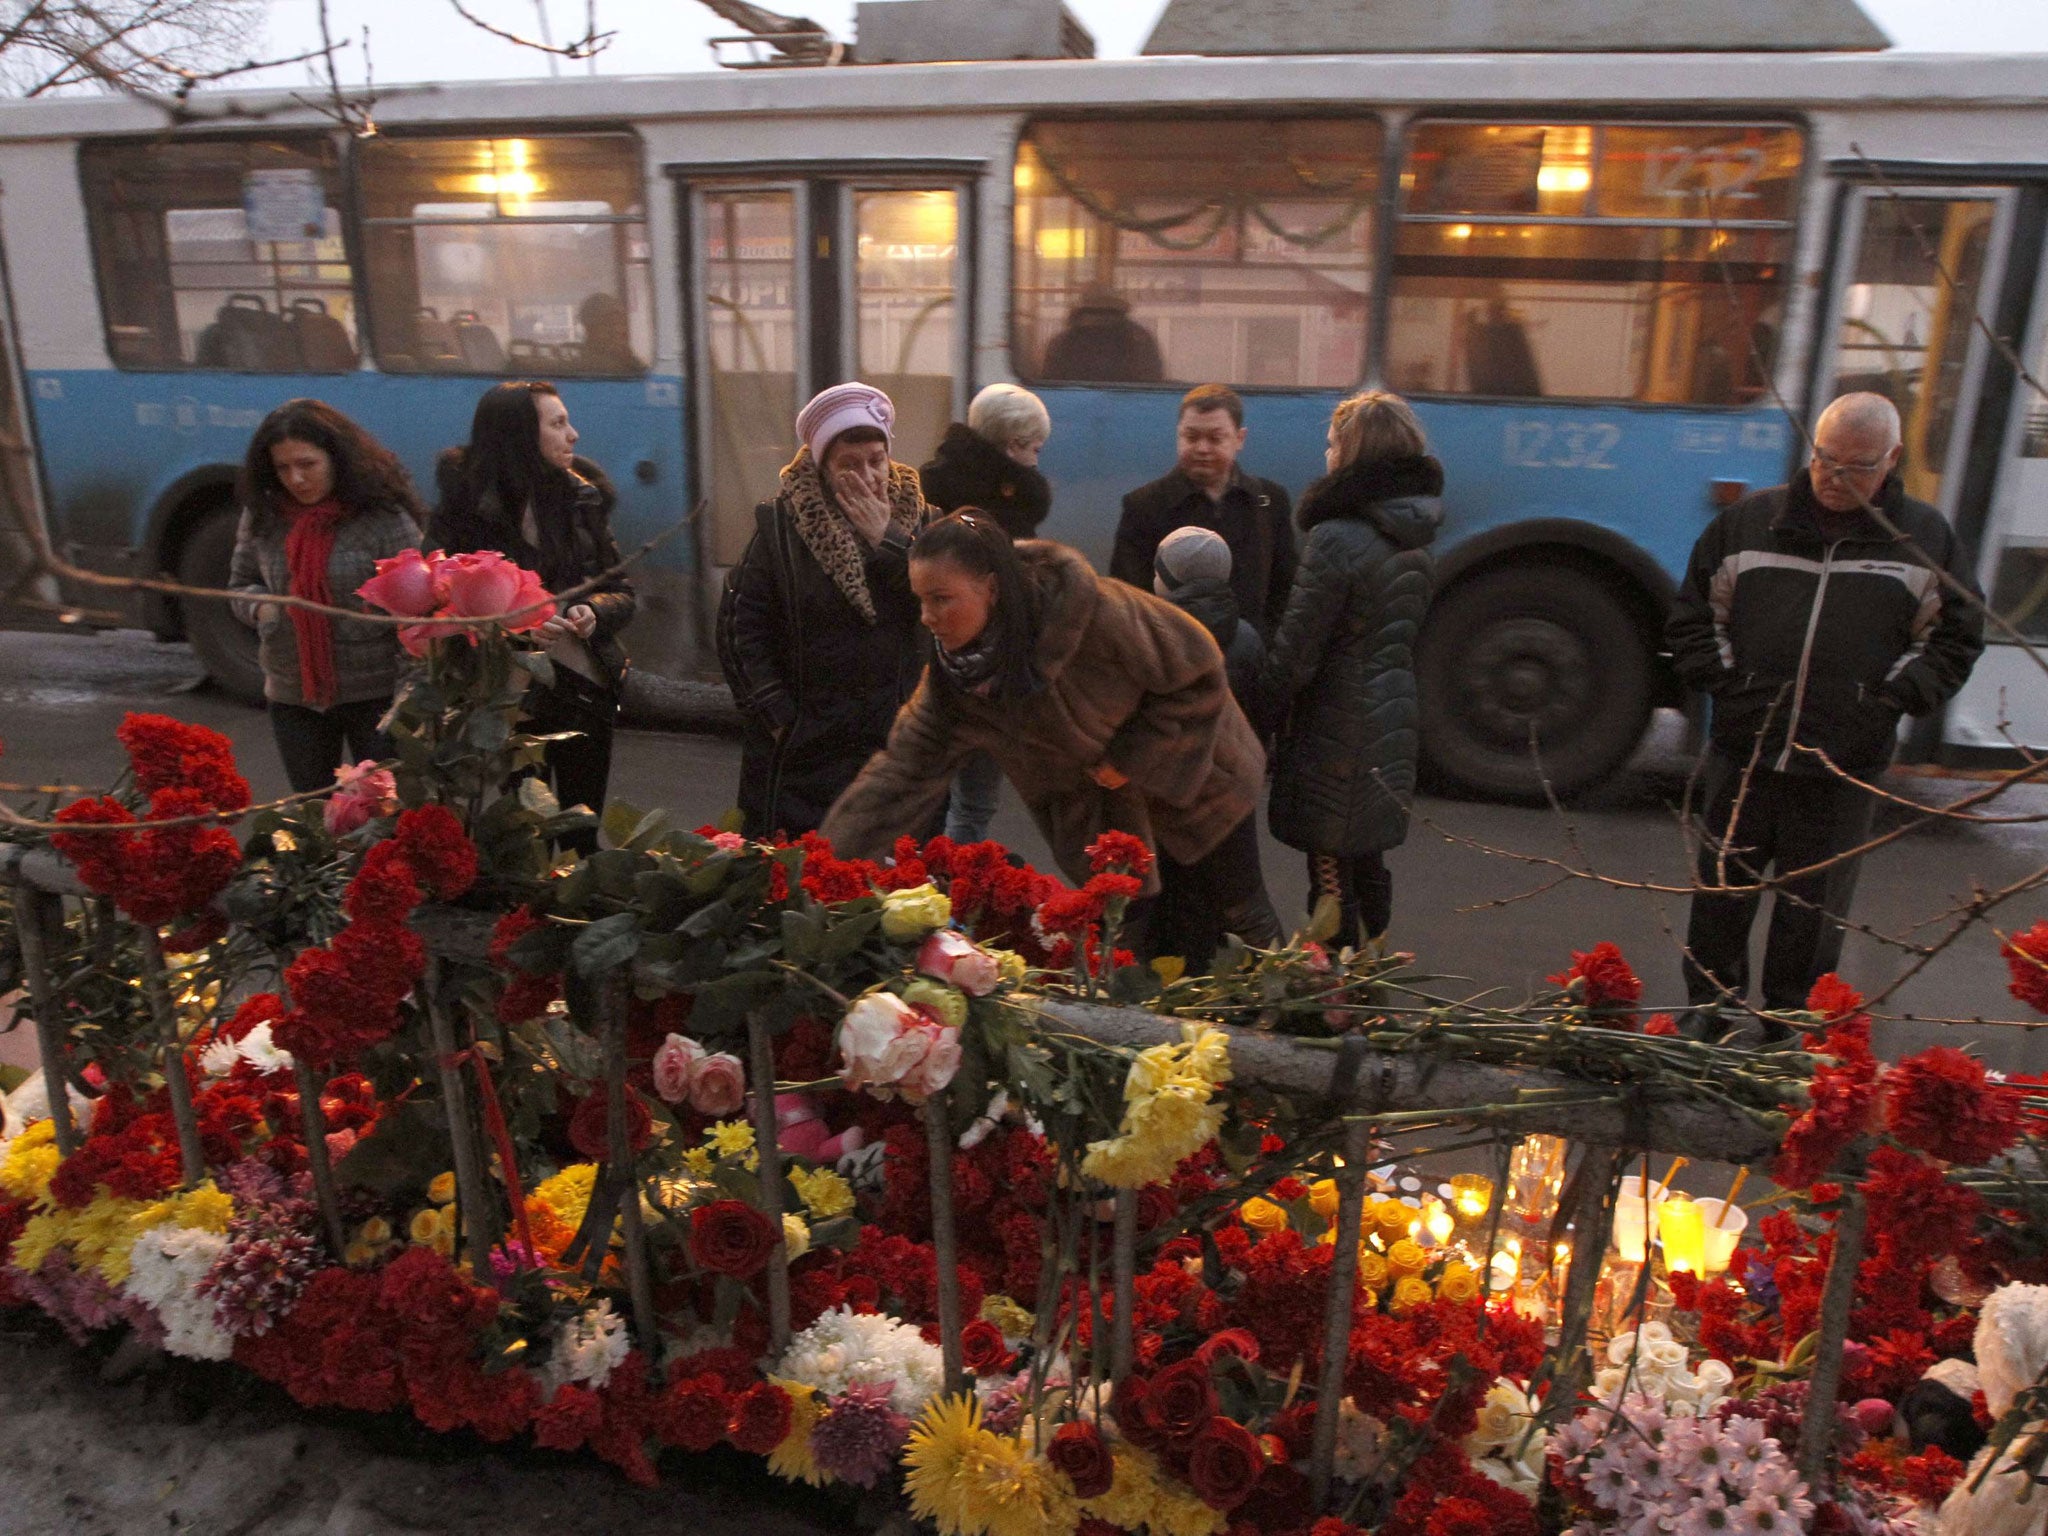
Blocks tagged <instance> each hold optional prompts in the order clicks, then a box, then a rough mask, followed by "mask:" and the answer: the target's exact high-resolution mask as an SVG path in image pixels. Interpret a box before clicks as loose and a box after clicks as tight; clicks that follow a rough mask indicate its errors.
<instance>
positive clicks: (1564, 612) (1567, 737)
mask: <svg viewBox="0 0 2048 1536" xmlns="http://www.w3.org/2000/svg"><path fill="white" fill-rule="evenodd" d="M1417 684H1418V686H1419V688H1420V690H1421V694H1422V751H1423V757H1424V760H1425V763H1426V765H1427V766H1428V768H1429V769H1430V770H1431V772H1432V774H1433V776H1434V777H1436V778H1437V779H1439V780H1440V781H1443V782H1445V783H1446V784H1448V785H1449V786H1450V787H1452V788H1455V789H1460V790H1463V791H1465V792H1467V793H1470V794H1475V795H1482V796H1485V797H1487V798H1490V799H1505V800H1520V801H1538V800H1541V799H1542V798H1543V785H1544V782H1545V781H1546V780H1547V781H1548V782H1549V784H1550V787H1551V789H1552V790H1554V791H1555V792H1556V793H1557V794H1559V795H1569V794H1572V793H1575V792H1576V791H1579V790H1582V789H1586V788H1589V787H1590V786H1592V785H1594V784H1597V783H1599V782H1600V781H1601V780H1603V779H1605V778H1608V777H1609V776H1610V775H1612V774H1614V773H1616V772H1618V771H1619V770H1620V769H1621V767H1622V766H1623V764H1625V763H1626V762H1627V761H1628V759H1629V757H1630V755H1631V754H1632V753H1633V752H1634V751H1635V748H1636V745H1637V743H1638V742H1640V741H1641V740H1642V737H1643V732H1644V730H1645V729H1646V728H1647V727H1648V725H1649V721H1650V708H1651V696H1652V674H1651V656H1650V649H1649V646H1648V645H1647V644H1646V642H1645V640H1644V638H1643V634H1642V631H1641V630H1640V629H1639V628H1638V626H1637V624H1636V622H1635V619H1634V617H1633V616H1632V615H1631V614H1630V612H1629V610H1628V607H1627V605H1626V603H1625V602H1624V601H1623V600H1622V598H1621V597H1620V596H1619V595H1618V594H1617V593H1616V592H1615V591H1614V590H1613V588H1612V587H1610V586H1609V585H1608V584H1607V583H1605V582H1603V581H1601V580H1600V579H1599V578H1598V577H1597V576H1594V575H1592V574H1590V573H1589V572H1586V571H1583V570H1580V569H1577V568H1575V567H1572V566H1569V565H1563V564H1556V563H1545V564H1540V565H1527V566H1519V567H1503V568H1497V569H1494V570H1490V571H1483V572H1481V573H1479V574H1478V575H1476V576H1473V577H1470V578H1468V579H1466V580H1464V581H1461V582H1459V583H1458V584H1457V585H1456V586H1454V587H1452V588H1451V589H1450V590H1449V591H1447V592H1445V593H1444V594H1443V595H1442V596H1441V597H1439V598H1438V599H1437V601H1436V602H1435V603H1434V604H1433V605H1432V606H1431V610H1430V615H1429V622H1428V625H1427V627H1426V628H1425V629H1424V630H1423V634H1422V642H1421V645H1420V647H1419V650H1418V653H1417ZM1539 764H1540V768H1539Z"/></svg>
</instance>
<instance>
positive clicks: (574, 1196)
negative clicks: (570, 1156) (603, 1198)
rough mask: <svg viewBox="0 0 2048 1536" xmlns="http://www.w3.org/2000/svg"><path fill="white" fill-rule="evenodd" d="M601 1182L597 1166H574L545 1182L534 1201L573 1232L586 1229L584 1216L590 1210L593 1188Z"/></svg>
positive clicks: (536, 1193)
mask: <svg viewBox="0 0 2048 1536" xmlns="http://www.w3.org/2000/svg"><path fill="white" fill-rule="evenodd" d="M596 1182H597V1164H595V1163H572V1164H570V1165H569V1166H568V1167H567V1168H564V1169H563V1170H562V1171H561V1172H560V1173H558V1174H556V1175H555V1176H554V1177H553V1178H551V1179H544V1180H542V1181H541V1184H540V1186H539V1187H538V1188H537V1189H535V1190H534V1192H533V1198H534V1199H536V1200H538V1201H540V1203H541V1204H542V1205H545V1206H546V1207H547V1208H548V1209H549V1210H551V1211H553V1212H554V1213H555V1214H556V1215H557V1216H559V1217H560V1218H561V1219H562V1221H563V1223H564V1224H565V1225H567V1226H569V1227H571V1228H574V1227H580V1226H582V1225H583V1213H584V1211H585V1210H587V1209H588V1208H589V1206H590V1190H591V1186H592V1185H594V1184H595V1183H596Z"/></svg>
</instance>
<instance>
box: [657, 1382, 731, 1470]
mask: <svg viewBox="0 0 2048 1536" xmlns="http://www.w3.org/2000/svg"><path fill="white" fill-rule="evenodd" d="M732 1409H733V1394H732V1393H731V1391H729V1390H728V1389H727V1387H726V1385H725V1382H724V1380H723V1379H721V1378H720V1377H719V1375H718V1374H717V1373H716V1372H714V1371H703V1372H700V1373H698V1374H697V1375H695V1376H679V1377H678V1378H677V1379H676V1380H674V1381H672V1382H670V1383H669V1385H668V1390H667V1391H665V1392H663V1393H662V1395H661V1402H660V1405H659V1406H658V1408H657V1409H656V1416H655V1433H656V1434H658V1435H659V1436H660V1437H661V1441H662V1443H663V1444H664V1445H673V1446H677V1447H679V1448H680V1449H682V1450H685V1451H708V1450H710V1449H711V1447H713V1446H714V1445H716V1444H718V1442H719V1441H721V1440H723V1439H724V1438H725V1431H726V1428H727V1426H728V1425H730V1424H731V1423H732Z"/></svg>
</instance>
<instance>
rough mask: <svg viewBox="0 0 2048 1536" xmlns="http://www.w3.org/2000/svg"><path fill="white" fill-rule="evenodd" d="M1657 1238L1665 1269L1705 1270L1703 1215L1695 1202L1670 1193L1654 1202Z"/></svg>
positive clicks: (1705, 1242)
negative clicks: (1663, 1198)
mask: <svg viewBox="0 0 2048 1536" xmlns="http://www.w3.org/2000/svg"><path fill="white" fill-rule="evenodd" d="M1657 1241H1658V1242H1659V1243H1660V1244H1662V1245H1663V1248H1664V1267H1665V1268H1666V1269H1667V1270H1670V1271H1672V1272H1673V1273H1677V1272H1679V1271H1681V1270H1683V1271H1684V1272H1686V1273H1687V1274H1694V1275H1703V1274H1705V1273H1707V1223H1706V1216H1705V1214H1704V1213H1703V1212H1702V1211H1701V1210H1700V1208H1699V1205H1698V1203H1697V1202H1696V1201H1692V1200H1688V1199H1686V1198H1685V1196H1683V1195H1673V1196H1671V1197H1670V1198H1669V1199H1667V1200H1665V1201H1663V1202H1662V1203H1661V1204H1659V1205H1658V1207H1657ZM1730 1252H1733V1249H1732V1248H1731V1249H1730Z"/></svg>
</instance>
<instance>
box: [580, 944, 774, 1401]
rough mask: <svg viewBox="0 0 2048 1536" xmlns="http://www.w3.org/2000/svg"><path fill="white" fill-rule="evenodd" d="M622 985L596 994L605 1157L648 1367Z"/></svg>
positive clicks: (651, 1319)
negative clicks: (601, 1047) (601, 1053)
mask: <svg viewBox="0 0 2048 1536" xmlns="http://www.w3.org/2000/svg"><path fill="white" fill-rule="evenodd" d="M626 986H627V983H626V981H625V980H624V978H622V977H621V978H608V979H606V980H605V981H604V982H603V983H602V988H603V990H602V991H601V992H600V993H599V994H598V1010H599V1014H600V1017H601V1019H602V1028H603V1036H604V1088H605V1115H604V1122H605V1155H606V1157H607V1159H608V1160H609V1161H610V1163H611V1168H612V1177H613V1179H614V1180H616V1181H617V1183H618V1185H619V1226H620V1228H621V1229H622V1231H623V1232H624V1235H625V1239H626V1293H627V1295H628V1296H629V1297H630V1298H631V1299H632V1306H633V1332H634V1333H636V1334H638V1335H639V1338H640V1348H641V1349H642V1350H644V1351H645V1352H646V1355H647V1362H648V1365H649V1367H650V1368H652V1367H653V1365H654V1363H655V1362H656V1361H657V1360H658V1359H659V1358H660V1354H661V1349H660V1345H661V1332H660V1326H659V1324H658V1322H657V1321H656V1318H655V1312H654V1274H653V1271H652V1270H651V1269H650V1268H649V1267H648V1260H647V1228H646V1225H645V1223H643V1222H642V1221H641V1219H640V1172H639V1167H638V1159H637V1158H636V1156H635V1154H634V1151H633V1138H632V1134H631V1131H632V1127H631V1124H630V1123H629V1121H628V1118H627V1114H626ZM777 1235H778V1236H779V1235H780V1234H779V1233H778V1234H777Z"/></svg>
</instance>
